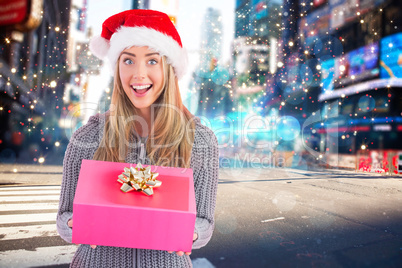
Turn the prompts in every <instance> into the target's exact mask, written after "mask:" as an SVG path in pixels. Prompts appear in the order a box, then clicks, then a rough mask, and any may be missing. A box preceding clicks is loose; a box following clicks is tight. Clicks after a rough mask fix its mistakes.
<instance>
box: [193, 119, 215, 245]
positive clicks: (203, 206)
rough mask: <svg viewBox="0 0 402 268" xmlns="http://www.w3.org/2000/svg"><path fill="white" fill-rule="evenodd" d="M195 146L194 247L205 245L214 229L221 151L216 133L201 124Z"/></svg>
mask: <svg viewBox="0 0 402 268" xmlns="http://www.w3.org/2000/svg"><path fill="white" fill-rule="evenodd" d="M194 146H195V148H194V147H193V157H195V158H197V159H194V162H195V164H194V167H193V172H194V189H195V196H196V206H197V217H196V221H195V230H194V232H196V233H197V235H198V238H197V240H196V241H194V243H193V249H198V248H201V247H203V246H205V245H206V244H207V243H208V242H209V240H210V239H211V237H212V232H213V230H214V213H215V204H216V194H217V188H218V169H219V151H218V141H217V139H216V136H215V134H214V133H213V132H212V131H211V130H210V129H209V128H207V127H204V126H201V127H200V130H199V131H196V135H195V140H194Z"/></svg>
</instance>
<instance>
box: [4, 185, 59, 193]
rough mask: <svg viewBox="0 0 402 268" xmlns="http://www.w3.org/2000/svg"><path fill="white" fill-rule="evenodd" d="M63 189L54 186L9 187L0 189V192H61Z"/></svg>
mask: <svg viewBox="0 0 402 268" xmlns="http://www.w3.org/2000/svg"><path fill="white" fill-rule="evenodd" d="M60 189H61V187H60V186H57V185H52V186H40V185H39V186H7V187H2V188H0V192H6V191H17V190H18V191H26V190H59V191H60Z"/></svg>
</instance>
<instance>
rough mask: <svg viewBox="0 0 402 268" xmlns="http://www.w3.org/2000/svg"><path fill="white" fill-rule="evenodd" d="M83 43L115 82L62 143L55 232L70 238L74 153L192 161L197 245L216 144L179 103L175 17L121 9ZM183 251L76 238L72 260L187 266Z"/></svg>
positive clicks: (211, 199)
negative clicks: (96, 110)
mask: <svg viewBox="0 0 402 268" xmlns="http://www.w3.org/2000/svg"><path fill="white" fill-rule="evenodd" d="M90 49H91V51H92V53H94V54H95V55H96V56H98V57H100V58H103V57H105V56H107V58H108V59H109V61H110V63H111V64H112V65H113V66H114V68H115V76H114V90H113V95H112V102H111V106H110V109H109V111H108V112H106V113H105V114H103V115H99V114H98V115H95V116H93V117H91V118H90V119H89V121H88V123H87V124H86V125H84V126H83V127H81V128H80V129H78V130H77V131H76V132H75V133H74V135H73V136H72V138H71V140H70V143H69V145H68V147H67V150H66V154H65V158H64V163H63V182H62V189H61V196H60V205H59V211H58V215H57V229H58V232H59V234H60V236H61V237H62V238H63V239H64V240H66V241H67V242H70V243H71V237H72V228H73V220H72V216H73V212H72V207H73V200H74V194H75V189H76V185H77V181H78V175H79V171H80V167H81V161H82V159H95V160H103V161H114V162H127V163H142V164H146V165H149V164H152V165H158V166H174V167H184V168H186V167H187V168H192V169H193V175H194V189H195V195H196V206H197V218H196V223H195V232H194V237H193V240H194V242H193V249H197V248H200V247H203V246H204V245H206V244H207V243H208V241H209V240H210V238H211V236H212V231H213V228H214V210H215V202H216V192H217V182H218V145H217V140H216V137H215V135H214V134H213V132H212V131H211V130H210V129H208V128H207V127H205V126H203V125H202V124H201V123H200V120H199V119H198V118H195V117H194V116H193V115H191V114H190V112H189V111H188V110H187V109H186V108H185V107H184V106H183V104H182V101H181V97H180V92H179V88H178V78H180V77H181V76H182V75H183V74H184V71H185V67H186V59H187V58H186V53H185V50H184V48H183V46H182V44H181V40H180V36H179V34H178V33H177V31H176V29H175V27H174V25H173V24H172V23H171V21H170V19H169V17H168V16H167V15H166V14H164V13H161V12H157V11H152V10H128V11H124V12H121V13H119V14H116V15H113V16H111V17H110V18H108V19H107V20H106V21H105V22H104V23H103V26H102V34H101V36H100V37H98V38H94V39H92V40H91V44H90ZM105 220H107V219H105ZM189 255H190V252H185V253H184V252H176V253H175V254H173V252H167V251H160V250H145V249H132V248H119V247H104V246H96V245H91V246H90V245H80V246H79V248H78V250H77V252H76V254H75V255H74V258H73V260H72V263H71V267H191V260H190V257H189Z"/></svg>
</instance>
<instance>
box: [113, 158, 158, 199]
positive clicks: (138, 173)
mask: <svg viewBox="0 0 402 268" xmlns="http://www.w3.org/2000/svg"><path fill="white" fill-rule="evenodd" d="M158 176H159V173H154V172H151V167H150V166H148V167H146V168H144V167H143V166H142V165H141V164H138V165H137V166H136V167H135V168H134V167H130V168H127V167H125V168H124V172H123V173H122V174H120V175H119V178H118V179H117V181H118V182H120V183H122V184H123V185H122V186H121V188H120V190H122V191H123V192H125V193H127V192H131V191H133V190H137V191H139V192H143V193H144V194H145V195H147V196H150V195H153V193H154V190H153V188H154V187H155V188H156V187H160V186H161V185H162V182H161V181H158V180H156V179H155V178H156V177H158Z"/></svg>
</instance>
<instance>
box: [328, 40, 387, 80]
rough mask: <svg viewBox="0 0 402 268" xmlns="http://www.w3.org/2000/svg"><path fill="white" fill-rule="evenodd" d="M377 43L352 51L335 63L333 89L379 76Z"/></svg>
mask: <svg viewBox="0 0 402 268" xmlns="http://www.w3.org/2000/svg"><path fill="white" fill-rule="evenodd" d="M378 50H379V47H378V42H374V43H372V44H369V45H367V46H364V47H360V48H358V49H355V50H352V51H351V52H349V53H347V54H346V55H345V56H343V57H341V58H337V59H336V62H335V77H337V78H339V79H338V80H337V81H335V82H336V83H335V87H340V86H344V85H348V84H351V83H353V82H358V81H362V80H367V79H372V78H376V77H378V76H379V73H380V70H379V67H378V56H379V55H378V52H379V51H378Z"/></svg>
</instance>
